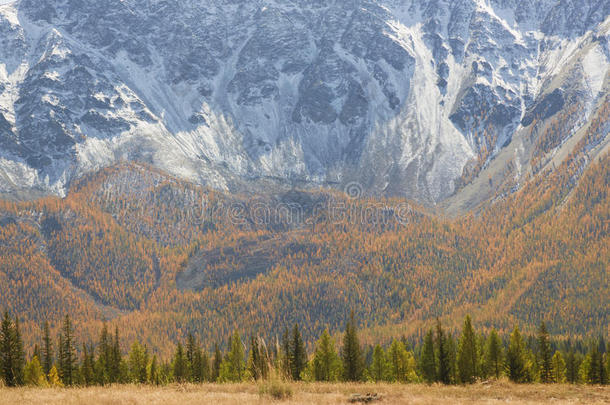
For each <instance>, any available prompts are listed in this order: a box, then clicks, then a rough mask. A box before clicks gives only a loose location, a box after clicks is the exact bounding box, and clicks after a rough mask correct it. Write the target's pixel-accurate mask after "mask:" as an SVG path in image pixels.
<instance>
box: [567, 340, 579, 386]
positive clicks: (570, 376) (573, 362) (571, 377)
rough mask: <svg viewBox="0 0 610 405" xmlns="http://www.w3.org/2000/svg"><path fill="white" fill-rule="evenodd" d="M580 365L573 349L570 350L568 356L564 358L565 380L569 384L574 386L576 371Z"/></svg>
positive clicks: (576, 377) (576, 380)
mask: <svg viewBox="0 0 610 405" xmlns="http://www.w3.org/2000/svg"><path fill="white" fill-rule="evenodd" d="M579 368H580V364H579V362H578V359H577V357H576V354H575V353H574V349H573V348H570V350H569V351H568V355H567V356H566V380H567V381H568V382H569V383H570V384H576V383H577V382H578V369H579Z"/></svg>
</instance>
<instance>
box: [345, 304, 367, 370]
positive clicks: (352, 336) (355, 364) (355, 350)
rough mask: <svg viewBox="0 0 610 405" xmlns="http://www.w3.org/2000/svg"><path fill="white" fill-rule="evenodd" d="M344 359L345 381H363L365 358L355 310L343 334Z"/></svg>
mask: <svg viewBox="0 0 610 405" xmlns="http://www.w3.org/2000/svg"><path fill="white" fill-rule="evenodd" d="M341 359H342V361H343V379H344V380H345V381H361V380H362V377H363V373H364V359H363V356H362V349H361V347H360V341H359V339H358V332H357V330H356V321H355V319H354V311H352V312H351V314H350V318H349V321H348V322H347V325H346V326H345V334H344V335H343V348H342V350H341Z"/></svg>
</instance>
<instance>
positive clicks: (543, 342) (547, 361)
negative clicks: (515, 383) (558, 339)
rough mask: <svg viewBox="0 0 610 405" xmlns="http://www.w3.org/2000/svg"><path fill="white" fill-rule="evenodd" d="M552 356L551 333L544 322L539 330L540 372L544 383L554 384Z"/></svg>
mask: <svg viewBox="0 0 610 405" xmlns="http://www.w3.org/2000/svg"><path fill="white" fill-rule="evenodd" d="M552 356H553V355H552V353H551V342H550V341H549V332H548V331H547V330H546V325H545V324H544V322H541V323H540V327H539V328H538V359H539V361H538V372H539V376H540V382H542V383H550V382H552V371H553V370H552V363H551V359H552Z"/></svg>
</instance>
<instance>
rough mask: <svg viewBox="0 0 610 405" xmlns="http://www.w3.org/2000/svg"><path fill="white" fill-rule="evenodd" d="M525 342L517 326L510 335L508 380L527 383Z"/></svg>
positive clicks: (507, 353)
mask: <svg viewBox="0 0 610 405" xmlns="http://www.w3.org/2000/svg"><path fill="white" fill-rule="evenodd" d="M525 356H526V354H525V342H524V341H523V338H522V337H521V332H519V327H518V326H516V327H515V329H514V330H513V332H512V333H511V335H510V342H509V344H508V350H507V351H506V373H507V374H508V378H509V379H510V380H511V381H513V382H516V383H522V382H526V381H527V379H528V375H527V374H528V372H527V369H526V363H525V362H526V358H525Z"/></svg>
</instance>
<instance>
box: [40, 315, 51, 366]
mask: <svg viewBox="0 0 610 405" xmlns="http://www.w3.org/2000/svg"><path fill="white" fill-rule="evenodd" d="M51 367H53V344H52V342H51V333H50V331H49V322H47V321H45V322H44V327H43V338H42V368H43V370H44V374H45V375H49V372H50V371H51Z"/></svg>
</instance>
